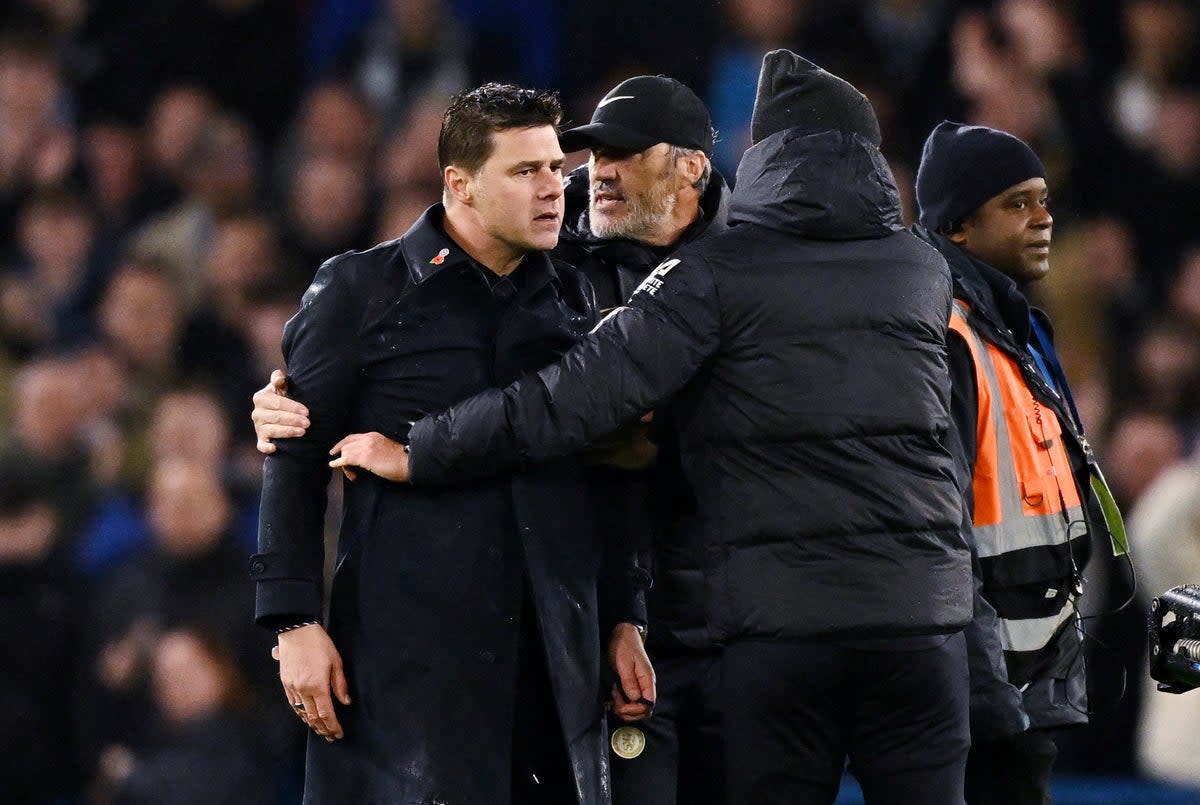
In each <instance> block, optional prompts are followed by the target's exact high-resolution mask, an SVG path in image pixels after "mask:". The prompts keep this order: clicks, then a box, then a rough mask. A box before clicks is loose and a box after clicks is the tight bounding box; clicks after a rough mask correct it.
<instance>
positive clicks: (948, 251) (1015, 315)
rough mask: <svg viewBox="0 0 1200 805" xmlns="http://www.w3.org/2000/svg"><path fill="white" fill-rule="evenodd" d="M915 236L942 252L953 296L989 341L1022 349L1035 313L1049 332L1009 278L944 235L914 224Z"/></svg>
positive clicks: (1044, 318) (1038, 312) (1043, 316)
mask: <svg viewBox="0 0 1200 805" xmlns="http://www.w3.org/2000/svg"><path fill="white" fill-rule="evenodd" d="M913 232H914V233H915V234H916V235H917V237H919V238H921V239H922V240H924V241H926V242H927V243H929V244H931V245H932V246H933V247H934V248H935V249H937V250H938V251H939V252H941V254H942V256H943V257H945V258H946V262H947V263H948V264H949V266H950V274H951V276H952V277H953V278H954V298H955V299H961V300H962V301H964V302H966V303H967V304H968V305H970V307H971V318H972V319H973V320H974V321H975V322H976V323H981V324H983V325H984V326H985V327H986V328H987V329H988V330H989V331H991V332H990V333H989V335H990V338H991V340H992V341H994V342H996V343H997V344H1000V345H1002V346H1003V345H1006V344H1007V345H1008V346H1009V348H1010V349H1019V350H1024V349H1026V348H1027V347H1028V345H1029V337H1030V330H1031V329H1032V328H1031V327H1030V323H1029V317H1030V316H1031V315H1033V316H1037V317H1038V320H1039V321H1040V322H1041V323H1042V324H1043V325H1044V326H1045V327H1046V331H1047V332H1052V330H1051V327H1050V319H1049V318H1048V317H1047V316H1046V314H1045V313H1044V312H1043V311H1041V310H1039V309H1038V308H1035V307H1033V306H1031V305H1030V304H1029V300H1028V299H1027V298H1026V297H1025V294H1024V293H1022V292H1021V288H1020V286H1018V285H1017V283H1016V282H1014V281H1013V279H1012V278H1011V277H1009V276H1008V275H1007V274H1004V273H1002V272H1001V271H999V270H997V269H995V268H992V267H991V266H990V265H988V264H987V263H985V262H983V261H982V260H980V259H979V258H977V257H975V256H974V255H971V254H969V253H967V252H966V251H964V250H963V249H962V248H961V247H959V246H958V244H956V243H955V242H954V241H952V240H950V238H948V237H946V236H945V235H940V234H938V233H936V232H930V231H929V230H928V229H926V228H925V227H923V226H921V225H919V224H918V225H916V226H914V227H913Z"/></svg>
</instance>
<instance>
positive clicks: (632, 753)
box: [612, 727, 646, 760]
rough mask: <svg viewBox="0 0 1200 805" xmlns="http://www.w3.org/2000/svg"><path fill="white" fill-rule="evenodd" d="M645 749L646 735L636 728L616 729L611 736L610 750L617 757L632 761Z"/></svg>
mask: <svg viewBox="0 0 1200 805" xmlns="http://www.w3.org/2000/svg"><path fill="white" fill-rule="evenodd" d="M645 748H646V733H644V732H642V731H641V730H639V729H638V728H637V727H617V728H616V729H615V730H613V734H612V750H613V751H614V752H616V753H617V757H622V758H625V759H626V760H633V759H634V758H635V757H637V756H638V755H640V754H641V753H642V750H643V749H645Z"/></svg>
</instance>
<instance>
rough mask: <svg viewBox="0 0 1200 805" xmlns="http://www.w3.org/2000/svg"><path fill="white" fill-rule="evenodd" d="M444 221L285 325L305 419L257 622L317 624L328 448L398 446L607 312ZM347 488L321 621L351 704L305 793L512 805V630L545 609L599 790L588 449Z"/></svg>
mask: <svg viewBox="0 0 1200 805" xmlns="http://www.w3.org/2000/svg"><path fill="white" fill-rule="evenodd" d="M443 214H444V211H443V209H442V208H441V206H440V205H436V206H434V207H432V208H430V209H429V210H428V211H427V212H426V213H425V215H424V216H422V218H421V219H420V220H419V221H418V222H417V223H416V224H414V225H413V228H412V229H410V230H409V231H408V232H407V233H406V234H405V235H404V236H403V237H401V238H399V239H398V240H395V241H391V242H388V243H383V244H381V245H379V246H376V247H375V248H373V249H370V250H368V251H365V252H351V253H349V254H345V255H342V256H340V257H336V258H334V259H332V260H330V261H328V262H327V263H325V265H323V266H322V267H321V269H320V271H319V272H318V273H317V276H316V279H315V280H314V281H313V284H312V286H311V287H310V288H309V289H308V291H307V293H306V294H305V296H304V300H303V303H302V306H301V309H300V311H299V312H298V313H297V314H296V316H295V317H293V318H292V320H291V321H289V322H288V325H287V328H286V330H285V332H284V354H285V357H286V358H287V370H288V374H289V376H290V377H289V385H290V388H291V390H292V396H294V397H295V398H296V399H298V400H300V401H301V402H303V403H304V404H305V405H306V406H308V409H309V410H310V411H311V412H312V422H313V425H312V427H311V428H310V429H309V431H308V433H307V434H306V435H305V436H303V437H300V438H298V439H288V440H286V441H282V440H281V442H280V444H279V449H278V451H277V452H276V453H275V454H273V455H271V456H269V457H268V458H267V459H266V464H265V469H264V483H263V505H262V516H261V524H260V530H259V551H260V553H259V554H257V555H256V556H255V557H254V558H253V559H252V562H251V572H252V575H253V576H254V577H255V578H256V579H257V582H258V608H257V613H258V618H259V620H265V619H269V618H271V617H272V616H280V615H285V614H286V615H289V616H292V617H296V616H303V617H311V618H316V617H320V614H321V604H322V601H321V579H322V572H321V571H322V561H323V551H322V546H323V544H324V539H323V536H322V515H323V512H324V508H325V488H326V485H327V483H328V481H329V468H328V466H327V462H328V461H329V456H328V450H329V448H330V446H331V445H332V444H333V443H334V442H336V441H337V440H338V439H340V438H341V437H342V436H344V435H346V434H347V433H354V432H368V431H378V432H380V433H382V434H384V435H385V436H387V437H389V438H391V439H395V440H399V441H406V440H407V436H408V434H407V429H408V427H407V423H409V422H411V421H412V420H414V419H418V418H419V417H421V416H422V415H423V414H424V413H425V412H428V411H438V410H441V409H444V408H445V407H446V406H448V405H450V404H451V403H453V402H455V401H456V400H460V399H463V398H464V397H468V396H470V395H471V394H475V393H477V392H479V391H481V390H483V389H487V388H493V387H497V386H503V385H504V384H506V383H510V382H512V381H513V380H514V379H515V378H517V377H518V376H520V375H521V374H522V373H524V372H528V371H531V370H533V369H536V368H538V367H541V366H545V365H546V364H547V363H549V362H551V361H553V360H555V359H556V358H558V357H559V356H560V355H561V354H562V353H564V352H565V351H566V350H567V349H568V348H569V347H570V346H571V345H572V344H574V343H575V342H576V340H578V339H579V338H580V337H581V336H582V335H583V334H585V333H586V332H588V330H589V329H590V328H591V327H592V325H593V324H594V321H595V310H594V300H593V296H592V292H591V289H590V286H589V285H588V283H587V281H586V280H585V279H583V278H582V277H581V276H580V275H579V274H578V273H577V272H575V271H574V270H573V269H571V268H570V267H567V266H562V265H558V264H554V263H552V262H551V260H550V258H549V257H548V256H546V255H545V254H542V253H533V254H530V255H528V256H527V257H526V258H525V260H524V262H523V263H522V264H521V266H520V267H519V268H518V269H517V270H516V271H515V272H514V273H513V274H512V275H511V278H497V277H496V276H495V275H494V274H491V272H489V271H487V269H485V268H482V267H481V266H479V265H478V264H476V263H475V262H474V261H472V260H471V259H470V258H469V257H468V256H467V255H466V254H465V253H464V252H463V251H462V250H461V249H460V248H459V247H458V246H457V245H456V244H455V243H454V242H453V241H451V240H450V239H449V238H448V237H446V235H445V234H444V232H443V229H442V218H443ZM489 275H490V276H489ZM344 489H345V514H344V517H343V522H342V527H341V537H340V540H341V543H340V550H339V554H340V556H339V562H338V568H337V572H336V575H335V577H334V582H333V591H332V594H331V605H330V613H329V632H330V635H331V637H332V638H333V640H334V643H335V644H336V645H337V647H338V649H339V650H340V651H341V654H342V658H343V660H344V661H345V664H346V672H347V675H348V678H349V683H350V695H351V697H352V698H353V704H351V705H350V706H348V707H340V706H339V711H338V717H339V719H340V720H341V723H342V725H343V726H344V727H345V733H346V737H345V739H344V740H343V741H339V742H337V743H333V744H329V743H326V742H325V741H323V740H321V739H320V738H316V737H314V736H311V735H310V736H309V746H308V768H307V779H306V797H307V799H308V800H309V801H312V802H320V803H351V802H354V803H359V802H361V803H398V802H434V801H437V802H452V803H477V804H478V805H497V804H499V805H505V803H508V802H509V797H510V788H511V778H512V769H511V763H512V760H511V757H510V755H509V753H508V752H507V749H506V748H507V747H508V745H509V743H510V738H511V736H512V735H513V719H514V718H521V717H523V714H522V713H514V712H513V702H514V696H515V689H516V681H515V680H516V676H515V675H516V671H517V667H516V660H517V657H516V651H517V646H518V636H519V633H520V624H521V618H522V617H531V616H532V615H534V614H536V617H537V619H538V626H539V627H540V634H541V637H542V642H543V645H544V648H545V652H546V659H547V665H548V666H549V674H550V681H551V683H552V690H551V691H546V693H547V696H552V697H553V702H554V704H555V705H556V707H557V711H558V716H559V720H560V722H561V724H562V727H563V732H564V736H563V739H564V742H565V744H566V747H567V750H568V752H569V754H570V760H571V766H572V770H573V773H574V776H575V782H576V785H577V787H578V789H579V792H580V793H579V802H580V803H583V804H584V805H592V804H593V803H602V802H607V801H608V797H607V788H606V785H604V784H603V779H604V764H605V763H606V761H607V752H606V751H605V749H606V747H605V746H604V732H603V711H602V708H601V695H602V691H601V685H600V679H599V672H600V646H599V639H598V634H597V608H596V576H597V572H598V567H599V560H600V545H599V541H598V538H597V535H596V534H595V533H594V531H593V528H592V527H593V519H594V517H593V508H592V501H591V498H590V497H589V494H588V490H587V487H586V485H585V484H584V482H583V480H582V467H581V466H580V465H579V462H578V461H577V460H576V459H568V460H565V461H558V462H552V463H548V464H542V465H537V466H530V467H527V468H524V469H521V470H519V471H517V472H513V473H509V474H507V475H503V476H492V477H490V478H488V479H486V480H482V481H479V482H477V483H471V484H465V485H460V486H457V487H455V488H453V489H444V490H430V489H417V488H414V487H412V486H410V485H408V484H398V483H392V482H390V481H386V480H384V479H382V478H379V477H378V476H375V475H372V474H370V473H365V472H364V473H360V474H359V477H358V480H356V481H354V482H353V483H346V484H345V485H344ZM526 586H528V589H529V594H530V597H531V599H532V603H533V609H534V611H535V612H534V613H530V612H528V611H525V612H523V611H522V610H523V605H522V604H523V599H524V592H523V591H524V588H525V587H526ZM549 740H553V739H552V738H551V739H549Z"/></svg>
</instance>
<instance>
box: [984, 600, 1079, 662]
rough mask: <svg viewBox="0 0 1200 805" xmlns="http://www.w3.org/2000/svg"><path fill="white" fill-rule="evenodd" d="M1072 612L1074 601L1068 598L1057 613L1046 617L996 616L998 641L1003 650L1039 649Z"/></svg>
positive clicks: (1073, 610)
mask: <svg viewBox="0 0 1200 805" xmlns="http://www.w3.org/2000/svg"><path fill="white" fill-rule="evenodd" d="M1074 614H1075V601H1074V599H1070V598H1068V599H1067V602H1066V603H1065V604H1063V608H1062V609H1061V610H1059V612H1058V614H1056V615H1050V616H1049V617H1046V618H1024V619H1020V620H1011V619H1009V618H997V619H996V620H997V622H998V625H999V628H1000V643H1001V645H1002V646H1003V647H1004V650H1005V651H1041V650H1042V649H1043V648H1045V646H1046V645H1047V644H1048V643H1049V642H1050V639H1051V638H1052V637H1054V635H1055V634H1056V633H1057V632H1058V629H1059V627H1060V626H1062V625H1063V624H1064V623H1066V622H1067V621H1068V620H1069V619H1070V618H1071V616H1072V615H1074Z"/></svg>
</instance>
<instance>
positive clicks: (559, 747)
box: [512, 588, 579, 805]
mask: <svg viewBox="0 0 1200 805" xmlns="http://www.w3.org/2000/svg"><path fill="white" fill-rule="evenodd" d="M512 759H513V771H512V805H569V803H573V802H578V801H579V795H578V794H577V793H576V789H575V777H574V774H573V773H572V770H571V761H570V759H569V758H568V756H567V747H566V742H565V739H564V738H563V729H562V724H561V722H560V720H559V718H558V710H557V708H556V707H555V704H554V691H553V689H552V688H551V687H550V673H549V670H548V668H547V666H546V651H545V649H544V648H543V646H542V636H541V634H540V633H539V631H538V625H537V615H536V613H535V612H534V609H533V603H532V601H531V600H530V597H529V590H528V588H526V590H525V605H524V607H523V608H522V612H521V632H520V643H519V645H518V649H517V690H516V706H515V709H514V712H513V743H512Z"/></svg>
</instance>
